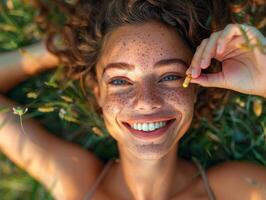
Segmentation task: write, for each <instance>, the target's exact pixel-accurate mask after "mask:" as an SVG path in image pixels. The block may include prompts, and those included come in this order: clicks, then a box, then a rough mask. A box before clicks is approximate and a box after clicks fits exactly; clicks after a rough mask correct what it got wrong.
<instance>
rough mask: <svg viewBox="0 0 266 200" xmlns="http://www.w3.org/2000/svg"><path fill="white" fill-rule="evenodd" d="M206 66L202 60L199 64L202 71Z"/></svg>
mask: <svg viewBox="0 0 266 200" xmlns="http://www.w3.org/2000/svg"><path fill="white" fill-rule="evenodd" d="M206 64H207V63H206V60H205V59H202V61H201V63H200V67H201V68H203V69H204V68H205V67H206Z"/></svg>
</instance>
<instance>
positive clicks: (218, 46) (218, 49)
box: [216, 44, 222, 54]
mask: <svg viewBox="0 0 266 200" xmlns="http://www.w3.org/2000/svg"><path fill="white" fill-rule="evenodd" d="M216 52H217V54H220V53H222V45H221V44H218V45H217V50H216Z"/></svg>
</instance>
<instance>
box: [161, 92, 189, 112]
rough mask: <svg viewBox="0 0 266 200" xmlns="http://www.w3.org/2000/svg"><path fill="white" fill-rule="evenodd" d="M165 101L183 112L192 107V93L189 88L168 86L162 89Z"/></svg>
mask: <svg viewBox="0 0 266 200" xmlns="http://www.w3.org/2000/svg"><path fill="white" fill-rule="evenodd" d="M162 93H163V96H164V99H165V101H167V103H168V104H171V106H173V107H178V108H179V109H182V110H183V111H184V112H186V111H191V110H192V109H193V108H194V102H193V99H194V98H193V97H194V94H193V92H192V90H190V89H184V88H168V89H164V90H163V91H162Z"/></svg>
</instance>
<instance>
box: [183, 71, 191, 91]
mask: <svg viewBox="0 0 266 200" xmlns="http://www.w3.org/2000/svg"><path fill="white" fill-rule="evenodd" d="M191 79H192V77H191V74H188V75H187V76H186V78H185V80H184V82H183V87H184V88H187V87H188V85H189V82H190V81H191Z"/></svg>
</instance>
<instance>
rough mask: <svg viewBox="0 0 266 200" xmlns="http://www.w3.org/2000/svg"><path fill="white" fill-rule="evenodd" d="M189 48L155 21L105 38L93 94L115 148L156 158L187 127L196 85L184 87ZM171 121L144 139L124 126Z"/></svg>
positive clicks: (173, 144)
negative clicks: (158, 135)
mask: <svg viewBox="0 0 266 200" xmlns="http://www.w3.org/2000/svg"><path fill="white" fill-rule="evenodd" d="M192 55H193V54H192V52H191V50H190V49H189V48H188V46H187V45H186V44H185V43H184V42H183V40H182V39H181V38H180V37H179V36H178V34H177V32H176V31H174V29H173V28H170V27H167V26H165V25H163V24H161V23H159V22H148V23H144V24H141V25H126V26H122V27H119V28H117V29H116V30H115V31H113V32H112V33H111V34H110V35H109V37H108V38H107V40H106V43H105V45H104V47H103V51H102V56H101V59H100V60H99V62H98V63H97V66H96V67H97V79H98V85H97V86H95V88H94V92H95V95H96V97H97V100H98V103H99V105H100V106H101V108H102V111H103V117H104V121H105V124H106V127H107V129H108V131H109V133H110V134H111V136H112V137H113V138H114V139H116V141H117V142H118V145H119V147H120V148H123V149H126V150H129V151H130V152H131V153H133V154H134V155H135V156H137V157H139V158H141V159H157V158H160V157H162V156H164V155H165V154H166V153H167V152H169V150H170V149H171V148H173V147H174V146H175V145H176V144H177V142H178V140H179V139H180V138H181V137H182V136H183V135H184V133H185V132H186V131H187V129H188V128H189V125H190V123H191V120H192V117H193V111H194V102H195V100H196V88H195V85H193V84H191V85H190V86H189V87H188V88H183V87H182V83H183V81H184V78H185V72H186V69H187V68H188V65H189V64H190V61H191V58H192ZM171 119H173V123H172V124H171V125H170V126H169V128H168V129H167V130H166V132H165V134H163V135H162V136H160V137H159V138H155V139H150V140H144V139H140V138H138V137H136V136H135V135H134V134H132V133H131V131H130V130H129V127H128V126H127V125H129V124H131V125H133V124H134V123H136V124H137V123H140V122H141V123H145V122H147V123H148V122H158V121H168V120H171Z"/></svg>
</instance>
